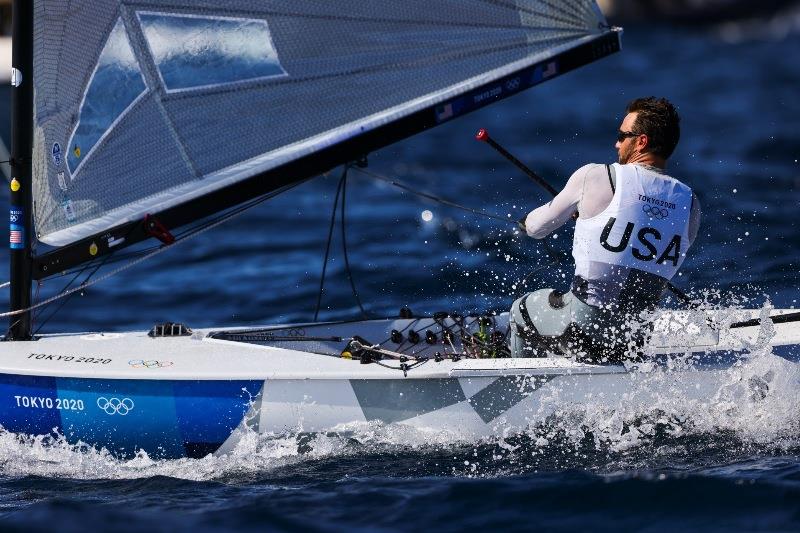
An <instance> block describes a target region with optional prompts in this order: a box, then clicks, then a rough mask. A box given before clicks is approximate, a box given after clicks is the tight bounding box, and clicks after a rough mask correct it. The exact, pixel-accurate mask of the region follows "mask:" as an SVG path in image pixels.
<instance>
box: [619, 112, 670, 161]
mask: <svg viewBox="0 0 800 533" xmlns="http://www.w3.org/2000/svg"><path fill="white" fill-rule="evenodd" d="M625 111H626V112H627V113H638V114H637V116H636V122H634V123H633V131H634V132H635V133H644V134H645V135H647V140H648V143H647V151H648V152H652V153H654V154H655V155H657V156H660V157H663V158H664V159H667V158H669V156H671V155H672V152H673V151H675V147H676V146H677V145H678V140H679V139H680V138H681V125H680V122H681V117H679V116H678V112H677V111H676V110H675V106H673V105H672V104H671V103H670V102H669V100H667V99H666V98H656V97H655V96H649V97H647V98H637V99H636V100H633V101H632V102H631V103H629V104H628V108H627V109H626V110H625Z"/></svg>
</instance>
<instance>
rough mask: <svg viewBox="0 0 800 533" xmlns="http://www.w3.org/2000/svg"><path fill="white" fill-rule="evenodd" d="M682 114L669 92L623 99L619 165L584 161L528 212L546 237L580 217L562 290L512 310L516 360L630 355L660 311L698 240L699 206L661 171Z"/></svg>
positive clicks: (539, 235)
mask: <svg viewBox="0 0 800 533" xmlns="http://www.w3.org/2000/svg"><path fill="white" fill-rule="evenodd" d="M679 123H680V117H679V116H678V113H677V111H676V110H675V108H674V107H673V105H672V104H671V103H670V102H669V101H668V100H666V99H665V98H655V97H648V98H638V99H636V100H633V101H632V102H630V103H629V104H628V107H627V109H626V115H625V118H624V119H623V121H622V125H621V126H620V129H619V131H618V132H617V143H616V145H615V147H616V149H617V152H618V158H619V162H618V163H614V164H611V165H603V164H589V165H585V166H583V167H581V168H579V169H578V170H577V171H575V173H574V174H572V176H571V177H570V178H569V180H568V181H567V184H566V185H565V186H564V189H563V190H562V191H561V192H560V193H558V195H557V196H556V197H555V198H554V199H553V201H551V202H549V203H547V204H545V205H543V206H541V207H539V208H537V209H535V210H533V211H531V212H530V213H529V214H528V216H527V217H526V218H525V231H526V232H527V234H528V235H529V236H530V237H533V238H535V239H543V238H545V237H547V236H548V235H550V234H551V233H552V232H553V231H555V230H556V229H558V228H560V227H561V226H563V225H564V224H565V223H566V222H567V221H568V220H570V218H573V217H575V216H577V218H576V224H575V237H574V240H573V244H572V255H573V257H574V259H575V276H574V278H573V280H572V286H571V290H570V291H569V292H567V293H562V292H559V291H555V290H553V289H541V290H538V291H535V292H532V293H529V294H526V295H525V296H523V297H522V298H520V299H518V300H517V301H515V302H514V304H513V305H512V307H511V346H510V348H511V352H512V355H513V356H514V357H540V356H544V355H545V354H546V352H548V351H550V352H555V353H562V354H565V355H570V356H574V357H576V358H578V359H579V360H583V361H591V362H599V363H619V362H621V361H623V360H624V359H625V358H627V357H633V358H636V357H638V356H640V355H641V354H640V353H638V352H639V348H640V347H641V345H642V344H643V342H644V340H645V339H646V337H647V334H648V331H649V328H648V322H647V320H646V317H647V315H648V314H649V313H651V312H652V310H653V309H654V308H655V307H656V305H657V304H658V302H659V300H660V299H661V296H662V294H663V293H664V292H665V290H666V289H667V286H668V282H669V280H670V279H671V278H672V277H673V276H674V275H675V273H676V272H677V271H678V269H679V268H680V266H681V264H682V263H683V260H684V259H685V257H686V252H687V250H688V249H689V247H690V246H691V245H692V242H693V241H694V239H695V237H696V235H697V230H698V228H699V225H700V202H699V201H698V200H697V197H696V196H695V195H694V193H693V192H692V190H691V188H690V187H689V186H688V185H686V184H684V183H682V182H681V181H679V180H677V179H676V178H674V177H672V176H670V175H668V174H667V172H666V170H665V168H666V164H667V159H668V158H669V157H670V156H671V155H672V152H673V151H674V149H675V146H676V145H677V144H678V139H679V137H680V125H679Z"/></svg>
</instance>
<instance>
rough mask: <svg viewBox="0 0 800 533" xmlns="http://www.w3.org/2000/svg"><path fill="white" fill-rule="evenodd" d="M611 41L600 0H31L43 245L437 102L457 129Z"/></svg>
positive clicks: (229, 181)
mask: <svg viewBox="0 0 800 533" xmlns="http://www.w3.org/2000/svg"><path fill="white" fill-rule="evenodd" d="M607 31H608V30H607V26H606V25H605V21H604V19H603V16H602V14H601V12H600V11H599V9H598V8H597V6H596V4H595V3H594V1H589V0H559V1H555V0H424V1H423V0H403V1H402V2H397V1H391V2H386V1H382V0H337V1H336V2H322V1H319V0H291V1H288V0H270V1H264V0H260V1H255V0H229V1H226V2H212V1H210V0H194V1H187V0H170V1H163V0H148V1H146V2H144V1H141V2H140V1H137V0H130V1H120V0H35V3H34V51H33V54H34V87H35V101H34V107H35V111H34V148H33V194H34V223H35V231H36V236H37V238H38V239H39V240H40V241H42V242H44V243H47V244H50V245H54V246H63V245H67V244H69V243H73V242H75V241H77V240H80V239H83V238H86V237H88V236H92V235H96V234H101V233H102V232H104V231H106V230H108V229H109V228H113V227H116V226H119V225H120V224H124V223H127V222H131V221H137V220H141V219H142V218H143V217H144V216H145V215H146V214H149V213H158V212H161V211H164V210H166V209H169V208H172V207H174V206H178V205H181V204H184V203H186V202H189V201H191V200H192V199H196V198H199V197H204V196H207V195H209V194H212V193H214V192H215V191H221V190H224V189H228V188H232V187H236V186H237V184H239V183H240V182H242V181H243V180H247V179H249V178H252V177H254V176H258V175H260V174H262V173H264V172H266V171H268V170H270V169H274V168H276V167H280V166H281V165H284V164H286V163H288V162H291V161H294V160H297V159H299V158H302V157H307V156H308V155H309V154H313V153H315V152H317V151H319V150H321V149H323V148H326V147H331V146H335V145H337V143H341V142H342V141H344V140H347V139H352V138H353V137H356V136H359V135H364V134H365V133H366V132H370V131H373V130H376V129H377V128H379V127H381V126H384V125H386V124H390V123H393V122H395V121H398V120H399V119H402V118H403V117H408V116H410V115H412V114H413V113H415V112H418V111H420V110H422V109H426V108H430V107H431V106H437V105H438V106H439V107H438V108H436V113H437V120H438V121H444V120H447V119H449V118H451V117H452V116H454V115H455V114H458V113H457V112H458V110H459V105H455V107H453V105H452V104H448V102H453V99H454V98H456V97H457V96H459V95H463V94H465V93H467V92H468V91H470V90H473V89H475V88H478V87H482V86H485V85H486V84H487V83H488V82H491V81H492V80H498V79H501V78H502V77H503V76H507V75H509V74H510V73H514V72H518V71H520V70H521V69H523V68H525V67H527V66H531V65H536V64H539V63H541V62H542V61H544V60H546V59H547V58H549V57H554V56H555V55H557V54H559V53H563V52H564V51H566V50H570V49H572V48H574V47H576V46H579V45H581V43H586V42H587V41H589V40H591V39H593V38H596V37H597V36H598V35H600V34H602V33H604V32H607ZM552 68H553V69H555V68H556V67H555V65H553V66H552ZM554 73H555V71H554V70H553V71H552V72H548V70H547V67H546V68H544V70H542V71H540V72H539V73H538V74H537V75H538V76H539V77H540V78H541V77H547V76H548V75H550V74H554ZM512 81H513V80H512ZM516 83H517V85H519V84H520V83H522V84H523V85H525V84H527V85H528V86H530V84H531V83H530V82H529V81H526V80H522V81H521V82H520V80H517V81H516ZM523 88H524V87H523ZM478 96H480V98H482V99H484V100H486V99H489V100H491V99H492V98H495V97H496V96H497V95H496V94H491V92H489V93H487V94H484V95H482V96H481V95H478ZM476 98H477V97H476ZM480 98H479V99H480ZM476 102H477V103H479V102H478V100H475V101H474V102H473V104H475V103H476ZM456 104H457V103H456ZM461 107H464V106H463V105H462V106H461Z"/></svg>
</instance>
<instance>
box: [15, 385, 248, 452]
mask: <svg viewBox="0 0 800 533" xmlns="http://www.w3.org/2000/svg"><path fill="white" fill-rule="evenodd" d="M262 385H263V381H260V380H259V381H242V380H236V381H183V380H174V381H169V380H164V381H161V380H133V379H130V380H129V379H126V380H110V379H86V378H53V377H41V376H20V375H13V374H0V425H2V427H3V428H4V429H6V430H8V431H12V432H14V433H26V434H32V435H47V434H52V433H53V432H59V433H61V434H63V435H64V436H65V437H66V439H67V441H68V442H70V443H77V442H84V443H87V444H91V445H93V446H96V447H98V448H103V447H104V448H107V449H108V450H110V451H111V452H112V453H114V454H115V455H117V456H120V457H130V456H132V455H134V454H135V453H136V452H137V451H138V450H144V451H146V452H147V453H148V454H149V455H150V456H151V457H158V458H180V457H202V456H203V455H206V454H207V453H210V452H213V451H214V450H216V449H217V448H219V446H220V445H221V444H222V443H223V442H224V441H225V440H226V439H227V438H228V437H229V436H230V434H231V432H232V431H233V430H234V429H235V428H236V427H237V426H238V425H239V423H240V422H241V421H242V418H243V417H244V415H245V413H247V410H248V409H249V407H250V404H251V402H252V400H253V399H254V398H255V396H256V395H258V393H259V392H260V390H261V386H262Z"/></svg>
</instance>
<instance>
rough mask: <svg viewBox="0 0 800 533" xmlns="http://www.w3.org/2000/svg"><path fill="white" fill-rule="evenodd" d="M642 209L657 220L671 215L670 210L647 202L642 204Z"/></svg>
mask: <svg viewBox="0 0 800 533" xmlns="http://www.w3.org/2000/svg"><path fill="white" fill-rule="evenodd" d="M642 211H644V214H645V215H647V216H649V217H650V218H655V219H656V220H663V219H665V218H667V217H668V216H669V211H667V210H666V209H662V208H660V207H655V206H652V205H647V204H645V205H643V206H642Z"/></svg>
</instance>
